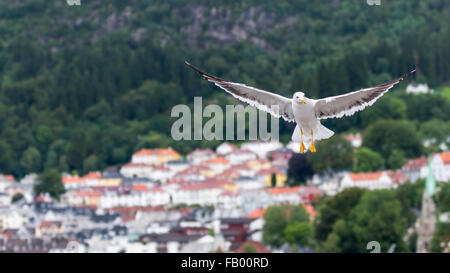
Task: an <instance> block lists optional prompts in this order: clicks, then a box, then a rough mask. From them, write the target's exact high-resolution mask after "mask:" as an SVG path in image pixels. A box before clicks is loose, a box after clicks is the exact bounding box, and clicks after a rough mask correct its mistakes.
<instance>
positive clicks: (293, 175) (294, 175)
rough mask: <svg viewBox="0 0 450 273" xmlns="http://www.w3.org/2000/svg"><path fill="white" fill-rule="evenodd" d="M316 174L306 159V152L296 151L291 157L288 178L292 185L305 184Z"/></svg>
mask: <svg viewBox="0 0 450 273" xmlns="http://www.w3.org/2000/svg"><path fill="white" fill-rule="evenodd" d="M313 174H314V171H313V169H312V167H311V165H310V164H309V163H308V161H307V160H306V154H298V153H294V154H293V155H292V156H291V158H290V159H289V164H288V178H289V181H290V184H291V185H299V184H305V183H306V180H307V179H308V178H310V177H312V175H313Z"/></svg>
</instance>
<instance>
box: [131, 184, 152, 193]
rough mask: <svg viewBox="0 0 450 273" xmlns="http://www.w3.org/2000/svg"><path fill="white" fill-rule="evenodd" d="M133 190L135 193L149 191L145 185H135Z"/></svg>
mask: <svg viewBox="0 0 450 273" xmlns="http://www.w3.org/2000/svg"><path fill="white" fill-rule="evenodd" d="M132 189H133V190H134V191H148V187H147V185H144V184H135V185H133V188H132Z"/></svg>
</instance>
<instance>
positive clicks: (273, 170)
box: [257, 167, 283, 175]
mask: <svg viewBox="0 0 450 273" xmlns="http://www.w3.org/2000/svg"><path fill="white" fill-rule="evenodd" d="M271 174H283V172H281V171H280V170H279V169H278V168H276V167H271V168H268V169H264V170H260V171H258V173H257V175H271Z"/></svg>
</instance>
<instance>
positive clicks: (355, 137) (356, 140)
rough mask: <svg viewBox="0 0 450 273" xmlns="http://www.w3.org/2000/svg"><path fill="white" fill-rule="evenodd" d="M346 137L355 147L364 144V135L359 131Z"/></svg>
mask: <svg viewBox="0 0 450 273" xmlns="http://www.w3.org/2000/svg"><path fill="white" fill-rule="evenodd" d="M345 139H346V140H348V141H349V142H350V143H351V144H352V147H353V148H356V149H357V148H359V147H361V144H362V137H361V134H359V133H357V134H349V135H346V136H345Z"/></svg>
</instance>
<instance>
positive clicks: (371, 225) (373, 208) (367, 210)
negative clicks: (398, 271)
mask: <svg viewBox="0 0 450 273" xmlns="http://www.w3.org/2000/svg"><path fill="white" fill-rule="evenodd" d="M348 222H349V227H350V230H352V231H353V232H354V235H355V238H356V242H357V244H358V246H359V251H361V252H365V251H366V245H367V243H368V242H370V241H378V242H379V243H380V245H381V251H382V252H386V251H387V250H388V249H389V247H390V246H391V245H392V244H394V243H395V244H396V245H397V247H396V251H406V250H407V249H406V245H405V243H404V241H403V236H404V235H405V232H406V228H407V219H406V217H405V216H404V215H403V214H402V205H401V203H400V201H398V200H397V198H396V195H395V192H394V191H391V190H376V191H366V192H365V193H364V194H363V196H362V197H361V200H360V202H359V204H358V205H357V206H356V207H355V208H354V209H353V210H352V212H351V214H350V218H349V221H348Z"/></svg>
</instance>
